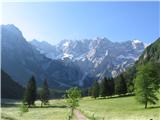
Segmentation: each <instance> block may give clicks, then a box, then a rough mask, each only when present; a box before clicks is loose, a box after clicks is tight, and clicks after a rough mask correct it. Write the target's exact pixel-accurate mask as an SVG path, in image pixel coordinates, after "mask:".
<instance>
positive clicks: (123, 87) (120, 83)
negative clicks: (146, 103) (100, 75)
mask: <svg viewBox="0 0 160 120" xmlns="http://www.w3.org/2000/svg"><path fill="white" fill-rule="evenodd" d="M115 92H116V94H118V95H121V94H125V93H127V84H126V81H125V78H124V77H123V74H120V75H119V76H118V77H117V78H116V80H115Z"/></svg>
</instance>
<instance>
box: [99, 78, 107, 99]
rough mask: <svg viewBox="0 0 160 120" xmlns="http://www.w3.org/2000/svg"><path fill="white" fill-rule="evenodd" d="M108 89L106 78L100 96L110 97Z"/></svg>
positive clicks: (102, 83) (101, 86) (101, 85)
mask: <svg viewBox="0 0 160 120" xmlns="http://www.w3.org/2000/svg"><path fill="white" fill-rule="evenodd" d="M108 88H109V84H108V80H107V78H106V77H105V78H104V79H103V80H102V81H101V83H100V95H101V97H106V96H108V92H109V91H108Z"/></svg>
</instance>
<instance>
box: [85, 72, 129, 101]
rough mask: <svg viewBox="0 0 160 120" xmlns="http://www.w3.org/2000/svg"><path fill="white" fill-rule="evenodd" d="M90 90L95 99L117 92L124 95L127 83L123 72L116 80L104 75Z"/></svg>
mask: <svg viewBox="0 0 160 120" xmlns="http://www.w3.org/2000/svg"><path fill="white" fill-rule="evenodd" d="M88 92H89V95H90V96H92V97H93V98H95V99H96V98H97V97H103V98H105V97H110V96H113V95H115V94H118V95H123V94H126V93H127V83H126V81H125V79H124V77H123V75H122V74H121V75H120V76H119V77H117V78H116V80H115V79H113V78H107V77H104V79H102V80H100V81H97V80H95V81H94V82H93V85H92V86H91V88H89V91H88Z"/></svg>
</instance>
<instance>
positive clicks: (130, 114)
mask: <svg viewBox="0 0 160 120" xmlns="http://www.w3.org/2000/svg"><path fill="white" fill-rule="evenodd" d="M159 98H160V96H159ZM19 105H20V103H19V102H14V104H10V105H9V104H5V105H4V104H2V106H1V107H2V109H1V117H2V120H68V114H69V109H68V108H67V107H66V105H65V101H64V100H50V106H48V107H45V108H40V102H39V101H37V102H36V106H37V107H35V108H30V109H29V112H27V113H24V114H23V115H22V116H20V108H19ZM148 107H149V108H148V109H144V106H143V105H140V104H138V103H137V102H136V100H135V98H134V96H131V97H120V98H110V99H97V100H95V99H93V98H90V97H85V98H82V99H81V100H80V106H79V107H78V110H79V111H81V113H82V114H83V115H85V116H86V117H88V118H91V117H93V115H94V117H95V118H96V120H151V119H152V120H160V101H159V103H158V104H157V105H149V106H148ZM73 120H76V117H75V116H74V118H73Z"/></svg>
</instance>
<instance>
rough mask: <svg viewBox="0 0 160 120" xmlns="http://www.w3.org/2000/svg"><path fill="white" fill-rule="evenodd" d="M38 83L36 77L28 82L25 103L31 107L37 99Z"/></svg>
mask: <svg viewBox="0 0 160 120" xmlns="http://www.w3.org/2000/svg"><path fill="white" fill-rule="evenodd" d="M36 90H37V89H36V81H35V78H34V76H32V77H31V78H30V80H29V81H28V84H27V87H26V90H25V95H24V100H23V101H24V103H25V104H27V105H28V106H29V107H30V105H34V102H35V100H36V97H37V92H36Z"/></svg>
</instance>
